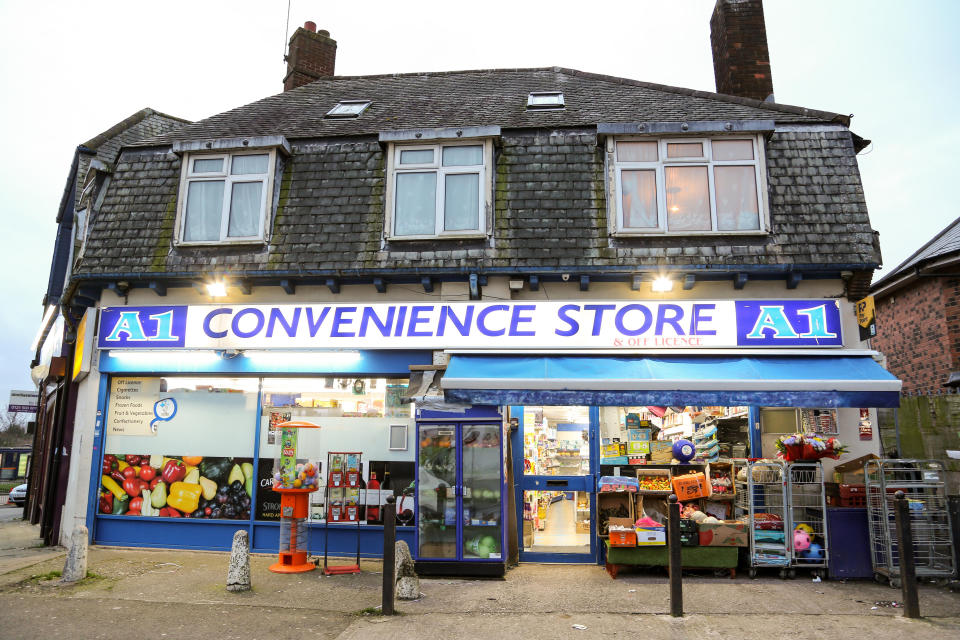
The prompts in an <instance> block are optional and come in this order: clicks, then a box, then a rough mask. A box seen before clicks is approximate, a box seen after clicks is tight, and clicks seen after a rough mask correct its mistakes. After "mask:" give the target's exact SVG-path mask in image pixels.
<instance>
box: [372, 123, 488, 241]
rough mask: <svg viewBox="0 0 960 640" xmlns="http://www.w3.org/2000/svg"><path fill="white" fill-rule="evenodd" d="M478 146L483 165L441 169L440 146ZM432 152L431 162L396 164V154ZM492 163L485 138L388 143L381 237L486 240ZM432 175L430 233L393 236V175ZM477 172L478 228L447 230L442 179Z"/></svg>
mask: <svg viewBox="0 0 960 640" xmlns="http://www.w3.org/2000/svg"><path fill="white" fill-rule="evenodd" d="M458 146H459V147H476V146H479V147H481V151H482V154H483V163H482V164H480V165H468V166H458V167H444V166H443V149H444V147H458ZM426 149H432V150H433V157H434V158H433V162H432V163H423V164H405V165H402V166H401V165H400V153H401V152H403V151H418V150H426ZM492 164H493V142H492V141H491V140H489V139H469V140H456V141H446V140H438V141H436V142H432V141H431V142H418V143H410V144H399V143H395V144H391V147H390V149H389V150H388V153H387V198H386V204H387V206H386V216H385V217H386V220H385V236H386V238H387V239H388V240H426V239H433V238H486V237H487V228H488V226H487V217H488V215H489V212H490V210H491V208H492V194H493V184H492V174H493V172H492V171H491V170H490V168H491V166H492ZM431 171H432V172H435V173H436V175H437V193H436V204H435V206H434V213H435V216H434V233H431V234H418V235H397V234H396V233H395V232H394V230H395V229H396V216H397V210H396V204H397V199H396V193H397V176H398V175H400V174H403V173H426V172H431ZM476 173H479V176H480V177H479V181H480V189H479V202H478V210H477V211H478V220H477V224H478V227H479V228H478V229H464V230H462V231H447V230H445V229H444V228H443V227H444V210H443V207H444V195H445V194H444V189H445V186H446V180H444V177H445V176H447V175H454V174H476Z"/></svg>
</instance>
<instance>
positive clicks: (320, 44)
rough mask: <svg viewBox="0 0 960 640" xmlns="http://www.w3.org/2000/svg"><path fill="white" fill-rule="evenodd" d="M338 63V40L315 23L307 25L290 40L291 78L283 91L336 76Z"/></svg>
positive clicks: (289, 72) (288, 68) (288, 70)
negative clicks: (334, 71)
mask: <svg viewBox="0 0 960 640" xmlns="http://www.w3.org/2000/svg"><path fill="white" fill-rule="evenodd" d="M336 61H337V41H336V40H333V39H332V38H331V37H330V32H329V31H325V30H323V29H321V30H320V31H317V24H316V23H315V22H309V21H308V22H306V23H304V25H303V27H301V28H299V29H297V30H296V31H295V32H294V33H293V35H292V36H291V37H290V50H289V52H288V53H287V75H285V76H284V77H283V90H284V91H289V90H290V89H296V88H297V87H301V86H303V85H305V84H309V83H311V82H313V81H314V80H318V79H319V78H329V77H332V76H333V66H334V64H335V63H336Z"/></svg>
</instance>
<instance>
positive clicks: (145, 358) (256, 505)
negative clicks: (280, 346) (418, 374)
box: [87, 307, 432, 557]
mask: <svg viewBox="0 0 960 640" xmlns="http://www.w3.org/2000/svg"><path fill="white" fill-rule="evenodd" d="M194 308H196V307H194ZM124 311H125V312H126V313H128V315H126V316H119V315H114V316H111V310H110V309H105V310H103V312H102V319H101V324H100V346H101V352H100V357H99V373H100V376H99V377H100V380H99V401H98V407H97V421H96V427H95V432H94V438H95V446H94V464H93V469H92V473H91V499H90V502H89V503H88V513H87V521H88V526H89V528H90V531H91V537H92V539H93V540H94V541H95V542H97V543H99V544H106V545H122V546H144V547H167V548H169V547H173V548H187V549H229V548H230V545H231V541H232V538H233V534H234V532H235V531H236V530H237V529H238V528H245V529H247V530H248V531H249V533H250V540H251V547H252V549H253V550H255V551H261V552H275V551H276V548H277V544H278V542H277V541H278V537H279V532H280V499H279V495H278V494H276V493H275V492H274V491H272V489H271V487H272V486H273V480H274V471H275V470H274V462H275V460H276V459H277V458H278V457H279V455H280V438H279V430H278V429H277V425H279V424H281V423H283V422H289V421H305V422H309V423H313V424H317V425H318V426H320V427H321V429H318V430H316V431H313V430H310V431H305V433H304V436H303V438H302V441H301V443H300V446H301V450H302V451H303V453H304V455H305V456H307V457H309V459H311V460H315V461H317V466H318V469H317V471H318V472H319V473H320V475H321V480H322V481H321V483H320V485H321V490H320V491H317V492H316V493H315V494H313V495H312V496H311V504H310V527H309V529H310V539H309V544H310V550H311V552H313V553H316V554H319V555H322V554H323V551H324V549H325V548H326V549H327V550H328V551H329V553H331V554H333V555H347V556H349V555H353V554H354V553H359V555H361V556H363V557H370V556H379V555H380V554H381V553H382V531H383V510H382V506H383V504H385V502H386V497H387V496H388V495H394V496H395V497H396V498H397V501H398V525H399V526H398V527H397V536H398V539H402V540H406V541H407V542H408V543H409V544H410V545H411V547H412V546H413V543H414V527H413V498H412V495H411V491H406V492H405V491H404V490H405V489H408V487H412V486H413V482H414V476H415V465H416V451H417V443H416V440H415V432H416V428H415V422H414V407H413V405H412V404H410V403H409V402H407V401H405V400H404V395H405V393H406V391H407V387H408V381H409V375H410V367H411V365H413V366H416V365H426V364H429V363H430V362H431V360H432V354H431V353H430V352H429V351H416V350H393V351H365V350H350V351H337V352H310V351H307V350H297V351H285V352H270V351H266V350H265V351H262V352H260V353H241V352H240V351H239V350H236V349H235V348H234V349H232V350H231V348H230V347H229V346H227V347H225V348H224V349H179V350H178V349H176V348H172V349H171V348H167V349H157V348H155V347H156V343H153V344H152V345H151V346H153V347H154V348H152V349H138V348H135V347H133V346H132V345H130V344H129V342H130V341H129V340H127V342H128V344H126V345H125V347H126V348H116V347H114V348H111V349H103V346H104V343H105V338H109V337H110V336H111V335H118V336H119V337H120V339H121V341H123V339H124V338H129V334H128V333H127V332H126V329H122V330H121V331H120V332H119V334H117V332H113V333H111V330H112V329H115V328H116V326H115V324H114V326H110V327H108V325H109V324H111V323H116V322H124V323H126V326H127V328H130V327H134V324H135V325H136V326H135V327H134V328H133V331H134V335H136V333H137V332H140V333H141V336H139V337H141V338H146V336H147V335H150V336H151V337H155V336H156V335H158V334H159V335H161V336H162V335H163V332H164V331H165V330H166V329H167V328H168V327H164V326H163V324H162V319H161V321H160V322H157V321H156V319H154V320H153V321H152V322H151V321H150V320H149V316H150V315H153V316H156V315H158V313H163V312H164V310H163V309H157V308H147V309H144V308H141V309H132V308H127V309H125V310H124ZM138 312H139V314H138ZM118 318H119V319H118ZM134 321H136V322H135V323H134ZM184 326H186V325H184ZM171 330H174V329H171ZM144 341H145V340H144ZM347 453H351V454H352V453H358V454H360V455H356V456H353V457H348V456H347V455H346V454H347ZM348 459H349V460H351V462H349V464H354V465H355V466H357V471H358V472H359V473H358V475H357V482H356V483H354V484H353V485H352V486H347V485H345V484H338V485H337V486H327V485H329V484H330V482H329V481H328V480H329V478H330V477H331V472H332V466H334V465H337V466H339V465H346V464H348ZM353 460H355V462H353ZM344 468H346V467H344ZM405 493H406V495H407V496H409V498H408V499H407V500H406V502H404V494H405Z"/></svg>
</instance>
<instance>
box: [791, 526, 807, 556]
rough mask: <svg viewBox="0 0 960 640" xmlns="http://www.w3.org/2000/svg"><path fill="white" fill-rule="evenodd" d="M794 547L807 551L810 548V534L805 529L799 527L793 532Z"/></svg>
mask: <svg viewBox="0 0 960 640" xmlns="http://www.w3.org/2000/svg"><path fill="white" fill-rule="evenodd" d="M793 548H794V549H796V550H797V551H805V550H806V549H809V548H810V536H808V535H807V532H806V531H804V530H803V529H797V530H796V531H794V532H793Z"/></svg>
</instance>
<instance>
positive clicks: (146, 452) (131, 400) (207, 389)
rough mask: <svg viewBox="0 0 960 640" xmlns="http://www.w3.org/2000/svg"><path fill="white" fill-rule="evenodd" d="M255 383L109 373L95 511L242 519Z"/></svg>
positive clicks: (246, 507) (249, 487) (249, 481)
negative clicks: (112, 375) (97, 498)
mask: <svg viewBox="0 0 960 640" xmlns="http://www.w3.org/2000/svg"><path fill="white" fill-rule="evenodd" d="M257 384H258V383H257V380H255V379H229V378H186V377H114V378H112V379H111V381H110V398H109V406H108V410H107V419H106V425H105V431H106V434H105V436H106V437H105V442H104V452H105V455H104V458H103V462H102V464H103V469H102V477H101V487H100V499H99V505H98V507H99V508H98V512H99V513H101V514H112V515H145V516H146V515H152V516H160V517H175V518H178V517H189V518H202V519H209V518H221V519H237V520H245V519H249V518H250V513H251V506H252V505H251V496H252V495H253V486H254V483H255V481H256V478H255V474H254V469H253V454H254V451H253V449H254V446H253V445H254V439H255V429H256V411H257Z"/></svg>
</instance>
